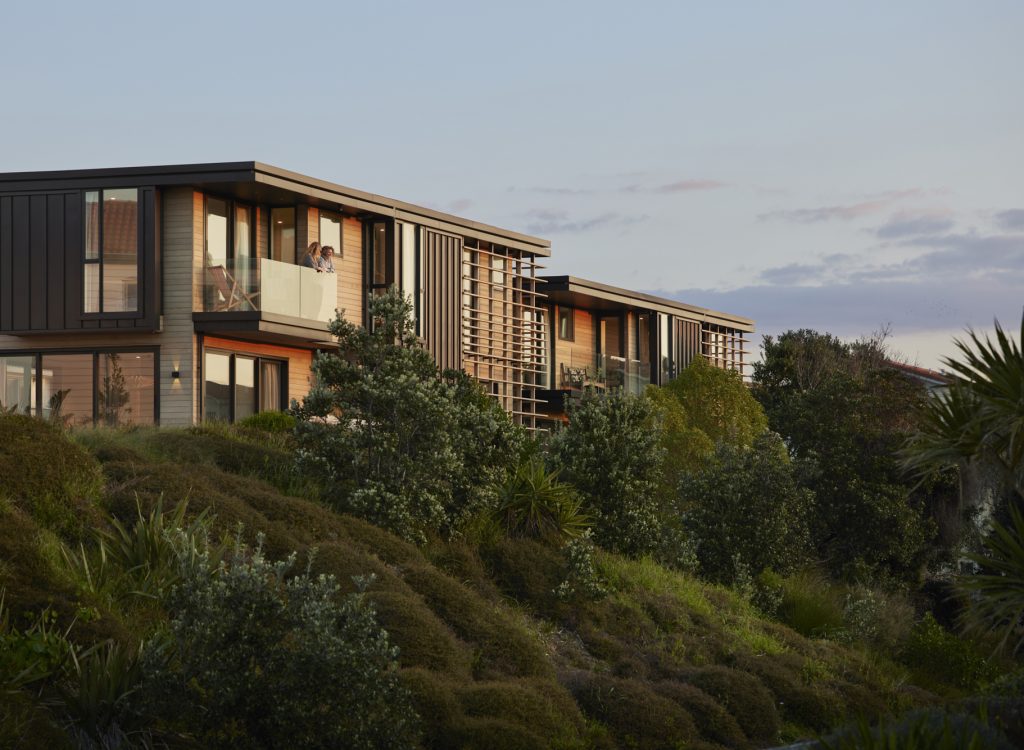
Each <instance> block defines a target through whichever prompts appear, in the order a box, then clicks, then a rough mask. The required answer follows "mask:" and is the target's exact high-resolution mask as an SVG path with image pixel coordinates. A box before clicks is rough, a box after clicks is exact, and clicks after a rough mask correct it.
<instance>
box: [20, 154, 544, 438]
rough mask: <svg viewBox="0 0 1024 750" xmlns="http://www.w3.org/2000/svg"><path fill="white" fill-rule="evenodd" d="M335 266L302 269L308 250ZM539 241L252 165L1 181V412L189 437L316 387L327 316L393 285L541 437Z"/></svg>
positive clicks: (33, 175)
mask: <svg viewBox="0 0 1024 750" xmlns="http://www.w3.org/2000/svg"><path fill="white" fill-rule="evenodd" d="M314 241H316V242H320V243H321V244H322V245H331V246H332V247H333V248H334V249H335V261H334V266H335V271H336V272H335V273H333V274H329V273H318V272H317V271H316V270H314V269H313V268H306V267H303V266H301V265H299V263H300V262H301V260H302V256H303V254H304V251H305V250H306V247H307V246H308V245H309V244H310V243H312V242H314ZM549 254H550V243H548V242H547V241H545V240H542V239H538V238H536V237H530V236H527V235H524V234H519V233H517V232H511V231H508V230H504V229H499V228H497V227H492V226H488V225H486V224H481V223H479V222H475V221H470V220H467V219H463V218H459V217H456V216H450V215H448V214H444V213H441V212H438V211H434V210H431V209H428V208H424V207H422V206H415V205H412V204H409V203H403V202H401V201H396V200H392V199H390V198H385V197H382V196H379V195H373V194H370V193H366V192H361V191H358V190H353V189H351V188H347V187H344V186H341V185H335V184H332V183H329V182H324V181H322V180H317V179H313V178H311V177H306V176H304V175H300V174H295V173H293V172H288V171H285V170H282V169H278V168H276V167H271V166H268V165H265V164H260V163H258V162H241V163H222V164H191V165H181V166H160V167H136V168H126V169H97V170H80V171H60V172H29V173H9V174H0V404H2V405H3V407H4V408H6V409H15V410H18V411H22V412H28V413H33V414H39V415H43V416H49V417H55V416H59V417H60V418H61V419H63V420H64V421H66V422H67V423H69V424H76V425H77V424H124V423H134V424H152V423H160V424H164V425H189V424H194V423H196V422H198V421H200V420H202V419H226V420H237V419H240V418H242V417H244V416H246V415H248V414H252V413H253V412H255V411H259V410H267V409H280V408H283V407H285V406H287V404H288V403H289V400H290V399H293V398H295V399H299V398H301V397H302V396H304V395H305V394H306V393H307V392H308V389H309V386H310V365H311V362H312V357H313V353H314V352H315V351H316V350H317V349H320V348H329V347H330V346H331V336H330V334H329V332H328V325H327V321H328V320H329V319H332V318H333V317H334V311H335V308H341V309H343V310H344V315H345V317H346V318H347V319H348V320H350V321H353V322H355V323H359V324H367V323H368V321H367V320H366V310H367V304H366V303H367V298H368V297H369V296H370V295H373V294H378V293H380V292H381V291H382V290H384V289H386V288H387V287H388V286H390V285H392V284H397V285H399V286H400V287H401V289H402V290H403V291H404V292H405V293H406V294H407V295H410V296H411V297H412V299H413V301H414V308H415V319H416V328H417V333H418V334H419V335H420V337H421V338H422V340H423V342H424V344H425V346H426V347H427V349H428V350H429V351H430V352H431V353H432V354H433V355H434V357H435V359H436V361H437V362H438V364H439V365H440V366H442V367H451V368H461V369H464V370H465V371H467V372H468V373H469V374H471V375H472V376H474V377H476V378H477V379H479V380H480V382H481V383H483V384H484V386H485V387H486V388H487V390H488V391H489V392H490V393H491V394H493V395H494V396H495V397H496V398H497V399H498V400H499V401H500V402H501V404H502V405H503V406H504V407H505V408H506V409H507V410H508V411H509V412H510V413H512V414H513V415H514V416H515V418H516V419H517V421H519V422H520V423H523V424H525V425H527V426H529V427H533V426H535V423H534V420H535V417H534V414H535V408H534V404H535V399H534V390H535V387H536V384H535V379H536V377H537V371H538V369H539V368H538V363H539V362H540V361H541V356H542V350H543V343H542V336H543V331H542V330H541V328H540V324H539V322H538V317H537V315H536V313H537V311H538V310H539V307H538V292H537V283H538V282H537V276H536V270H537V264H536V261H537V259H538V258H543V257H544V256H547V255H549Z"/></svg>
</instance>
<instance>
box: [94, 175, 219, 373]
mask: <svg viewBox="0 0 1024 750" xmlns="http://www.w3.org/2000/svg"><path fill="white" fill-rule="evenodd" d="M108 190H134V191H135V205H136V206H137V213H136V218H135V309H134V310H131V311H124V312H103V298H104V290H103V287H104V283H103V279H104V268H103V266H104V260H103V256H104V255H105V254H106V252H105V250H104V247H103V245H104V243H103V224H104V218H103V213H104V211H103V193H105V192H106V191H108ZM89 193H96V194H97V195H98V196H99V202H98V206H99V209H98V210H97V212H96V218H97V230H96V241H97V243H98V245H99V247H98V248H97V254H96V257H95V258H89V257H88V255H87V248H88V241H89V227H88V222H87V221H86V217H87V215H88V210H89V209H88V202H87V199H86V196H87V195H88V194H89ZM143 194H144V191H143V188H141V187H137V186H127V187H104V188H99V187H97V188H85V189H83V190H82V203H81V205H82V252H81V264H82V309H81V310H80V311H79V312H80V314H81V317H82V320H138V319H140V318H144V317H145V315H144V314H143V311H142V308H143V299H142V296H141V295H140V294H139V290H140V289H142V288H144V286H145V285H144V284H143V283H142V271H143V254H144V251H145V237H144V234H145V224H146V222H145V220H144V218H143V210H144V204H143V201H144V195H143ZM205 216H206V215H205V213H204V214H203V221H204V229H205V221H206V218H205ZM87 265H95V266H96V267H97V268H98V269H99V297H98V299H97V307H98V308H99V309H98V310H97V311H96V312H86V310H85V300H86V293H85V267H86V266H87ZM79 353H81V352H79Z"/></svg>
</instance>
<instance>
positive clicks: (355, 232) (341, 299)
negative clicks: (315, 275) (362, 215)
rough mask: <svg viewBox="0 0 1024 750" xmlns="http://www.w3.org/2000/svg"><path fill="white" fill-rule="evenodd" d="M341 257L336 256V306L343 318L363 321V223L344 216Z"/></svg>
mask: <svg viewBox="0 0 1024 750" xmlns="http://www.w3.org/2000/svg"><path fill="white" fill-rule="evenodd" d="M341 244H342V249H343V257H341V258H336V259H335V261H334V268H335V270H336V271H337V274H338V307H339V308H341V309H342V310H344V311H345V320H347V321H348V322H350V323H355V324H356V325H362V323H363V223H362V222H361V221H359V220H358V219H353V218H352V217H349V216H346V217H345V219H344V221H343V222H342V227H341Z"/></svg>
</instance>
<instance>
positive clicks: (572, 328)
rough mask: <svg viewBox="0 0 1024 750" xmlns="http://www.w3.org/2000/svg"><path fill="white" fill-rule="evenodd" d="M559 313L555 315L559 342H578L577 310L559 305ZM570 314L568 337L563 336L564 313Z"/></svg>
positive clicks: (568, 318)
mask: <svg viewBox="0 0 1024 750" xmlns="http://www.w3.org/2000/svg"><path fill="white" fill-rule="evenodd" d="M557 309H558V312H557V313H556V315H555V333H556V334H557V335H558V340H559V341H576V308H574V307H566V306H565V305H558V307H557ZM563 311H564V312H566V313H568V317H567V318H566V319H567V320H568V321H569V325H568V326H567V329H568V330H567V332H566V335H565V336H563V335H562V312H563Z"/></svg>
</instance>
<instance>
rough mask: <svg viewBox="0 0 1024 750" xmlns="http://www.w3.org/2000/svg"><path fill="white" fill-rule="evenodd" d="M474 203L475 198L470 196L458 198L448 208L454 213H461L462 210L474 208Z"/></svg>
mask: <svg viewBox="0 0 1024 750" xmlns="http://www.w3.org/2000/svg"><path fill="white" fill-rule="evenodd" d="M473 205H474V204H473V200H472V199H470V198H458V199H456V200H453V201H452V202H451V203H449V204H448V210H449V211H452V212H454V213H459V212H460V211H465V210H466V209H469V208H472V207H473Z"/></svg>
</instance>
